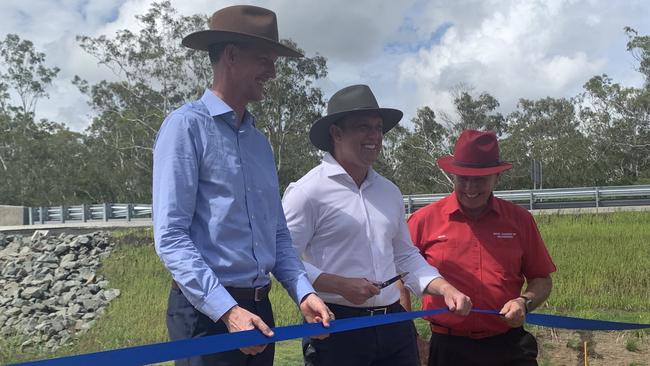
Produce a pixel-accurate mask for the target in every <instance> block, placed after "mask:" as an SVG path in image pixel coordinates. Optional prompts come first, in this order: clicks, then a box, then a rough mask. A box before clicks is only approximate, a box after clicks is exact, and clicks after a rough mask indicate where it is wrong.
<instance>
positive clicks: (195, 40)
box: [181, 30, 304, 57]
mask: <svg viewBox="0 0 650 366" xmlns="http://www.w3.org/2000/svg"><path fill="white" fill-rule="evenodd" d="M224 42H242V43H246V42H258V43H262V44H264V45H265V46H268V47H269V48H271V49H273V50H274V51H275V52H277V55H278V56H284V57H303V56H304V55H303V54H302V53H300V52H298V51H297V50H294V49H293V48H291V47H288V46H285V45H283V44H282V43H279V42H276V41H274V40H272V39H269V38H264V37H260V36H256V35H251V34H246V33H238V32H228V31H216V30H203V31H198V32H194V33H192V34H189V35H187V36H185V38H183V41H181V44H182V45H183V46H185V47H188V48H192V49H195V50H199V51H207V50H208V48H209V47H210V46H211V45H213V44H217V43H224Z"/></svg>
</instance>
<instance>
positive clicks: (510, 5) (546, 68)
mask: <svg viewBox="0 0 650 366" xmlns="http://www.w3.org/2000/svg"><path fill="white" fill-rule="evenodd" d="M619 4H620V3H617V5H616V6H612V5H609V4H608V3H607V2H597V1H594V2H584V1H512V2H494V3H490V4H485V5H484V7H483V8H480V9H478V11H477V13H479V14H482V16H480V17H477V16H476V14H472V13H470V14H469V15H468V14H465V13H462V12H458V13H455V14H448V16H449V19H448V20H449V21H450V22H451V23H452V24H453V26H452V27H451V28H450V29H449V30H448V31H447V32H446V34H445V35H444V36H443V37H442V39H441V42H440V43H439V44H435V45H432V46H431V47H429V48H426V49H421V50H420V51H419V52H418V53H417V54H413V55H409V56H407V57H406V58H405V59H404V60H403V61H402V63H401V64H400V75H399V80H400V81H401V82H407V81H408V82H412V83H414V84H415V85H416V88H417V90H418V94H421V95H425V96H426V97H425V98H424V99H427V98H428V99H429V100H431V102H432V103H436V102H438V103H440V104H442V105H449V104H450V103H449V101H437V100H436V98H440V97H444V95H445V94H444V93H442V94H441V93H440V92H441V91H444V90H450V89H452V88H453V87H454V85H457V84H459V83H463V84H467V85H470V86H474V87H475V88H476V90H477V91H480V92H482V91H487V92H489V93H491V94H492V95H493V96H495V97H496V98H497V99H498V100H500V102H501V104H502V106H503V109H504V110H505V111H509V110H512V109H513V108H514V107H515V105H516V103H517V100H518V99H519V98H532V99H535V98H541V97H545V96H552V97H563V96H572V95H575V93H577V92H578V91H579V90H580V86H581V85H582V84H583V83H584V82H585V81H587V80H588V79H589V78H590V77H591V76H593V75H595V74H599V73H602V72H608V71H609V70H608V66H611V65H612V64H611V63H609V62H608V61H609V60H612V59H619V58H621V57H622V56H623V57H624V54H625V44H624V42H621V37H620V36H621V35H622V28H623V26H624V25H626V23H620V22H617V21H620V20H621V19H622V18H625V21H628V22H631V23H635V22H636V23H637V24H639V22H640V21H642V19H644V18H647V17H644V16H643V15H641V14H633V13H631V12H630V10H631V9H630V8H627V9H626V7H625V5H623V6H621V5H619ZM487 8H490V9H491V11H490V12H489V13H486V9H487ZM631 8H636V6H632V7H631ZM648 9H649V8H648V7H646V9H645V14H646V15H647V14H648ZM585 14H586V15H585ZM623 14H624V15H625V16H624V17H623V16H621V15H623ZM609 20H615V21H611V22H609ZM628 24H629V23H628ZM644 26H645V28H646V30H647V25H644ZM420 99H422V98H420Z"/></svg>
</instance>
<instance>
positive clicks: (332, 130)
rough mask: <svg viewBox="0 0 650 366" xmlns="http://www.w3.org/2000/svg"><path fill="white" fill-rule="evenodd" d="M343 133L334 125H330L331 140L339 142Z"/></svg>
mask: <svg viewBox="0 0 650 366" xmlns="http://www.w3.org/2000/svg"><path fill="white" fill-rule="evenodd" d="M342 133H343V131H341V128H340V127H339V126H337V125H335V124H331V125H330V136H332V140H340V139H341V135H342Z"/></svg>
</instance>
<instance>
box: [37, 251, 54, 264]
mask: <svg viewBox="0 0 650 366" xmlns="http://www.w3.org/2000/svg"><path fill="white" fill-rule="evenodd" d="M36 261H37V262H45V263H59V258H57V256H55V255H54V254H52V253H44V254H42V255H41V256H40V257H38V259H36Z"/></svg>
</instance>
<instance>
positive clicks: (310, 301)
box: [300, 293, 334, 339]
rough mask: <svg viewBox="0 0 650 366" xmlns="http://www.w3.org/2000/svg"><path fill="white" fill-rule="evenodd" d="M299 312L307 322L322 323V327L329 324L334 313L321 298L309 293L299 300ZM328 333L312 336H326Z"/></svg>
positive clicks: (321, 337) (316, 337) (317, 337)
mask: <svg viewBox="0 0 650 366" xmlns="http://www.w3.org/2000/svg"><path fill="white" fill-rule="evenodd" d="M300 312H301V313H302V315H303V316H304V317H305V320H306V321H307V323H323V326H324V327H326V328H327V327H329V326H330V321H331V320H334V314H332V312H331V311H330V309H329V308H328V307H327V305H325V303H324V302H323V300H321V298H320V297H318V296H317V295H316V294H314V293H311V294H308V295H307V296H305V297H304V298H303V299H302V301H301V302H300ZM328 336H329V334H321V335H318V336H313V337H312V338H315V339H324V338H327V337H328Z"/></svg>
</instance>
